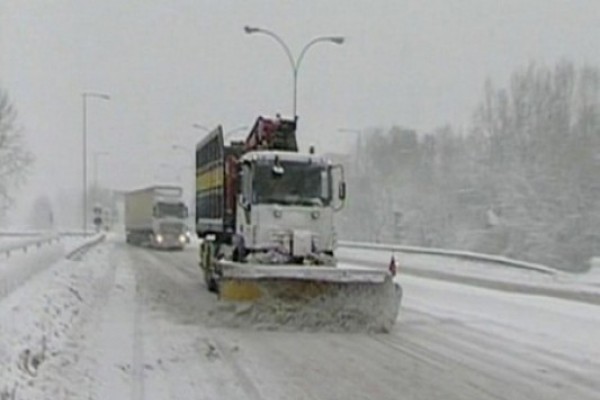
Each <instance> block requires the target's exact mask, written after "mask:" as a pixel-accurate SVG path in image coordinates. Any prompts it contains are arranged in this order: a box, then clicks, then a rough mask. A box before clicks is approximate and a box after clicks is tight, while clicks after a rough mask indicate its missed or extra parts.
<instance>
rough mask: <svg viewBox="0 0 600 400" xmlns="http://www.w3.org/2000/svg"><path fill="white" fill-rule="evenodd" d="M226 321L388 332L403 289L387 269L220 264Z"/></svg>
mask: <svg viewBox="0 0 600 400" xmlns="http://www.w3.org/2000/svg"><path fill="white" fill-rule="evenodd" d="M218 270H219V279H218V292H219V297H220V299H221V300H223V301H225V303H227V304H230V305H233V308H231V310H232V311H233V314H234V315H233V316H231V320H230V322H233V321H235V323H236V324H239V326H248V325H250V326H253V327H259V328H266V329H281V328H284V329H285V328H291V329H294V330H298V329H299V330H317V329H318V330H329V331H371V332H389V331H390V330H391V329H392V327H393V325H394V323H395V321H396V318H397V315H398V309H399V306H400V300H401V296H402V291H401V289H400V287H399V286H398V285H396V284H394V282H393V280H392V276H391V274H390V273H389V272H387V271H385V270H376V269H371V268H361V269H345V268H338V267H324V266H294V265H269V266H264V265H252V264H238V263H233V262H227V261H221V262H219V263H218Z"/></svg>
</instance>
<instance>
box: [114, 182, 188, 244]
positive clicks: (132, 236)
mask: <svg viewBox="0 0 600 400" xmlns="http://www.w3.org/2000/svg"><path fill="white" fill-rule="evenodd" d="M187 217H188V213H187V207H186V206H185V203H184V202H183V199H182V190H181V188H179V187H176V186H151V187H148V188H144V189H140V190H135V191H132V192H129V193H126V194H125V231H126V236H127V242H128V243H133V244H138V245H150V246H152V247H157V248H183V247H184V246H185V243H187V241H188V240H187V236H186V231H187V225H186V221H187Z"/></svg>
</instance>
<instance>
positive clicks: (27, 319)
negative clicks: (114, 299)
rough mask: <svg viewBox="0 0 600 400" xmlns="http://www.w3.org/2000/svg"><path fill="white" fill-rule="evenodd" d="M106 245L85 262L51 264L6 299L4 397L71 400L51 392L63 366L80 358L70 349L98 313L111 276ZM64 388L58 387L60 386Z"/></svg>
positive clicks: (1, 355)
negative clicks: (81, 328) (62, 399)
mask: <svg viewBox="0 0 600 400" xmlns="http://www.w3.org/2000/svg"><path fill="white" fill-rule="evenodd" d="M107 250H108V249H107V247H106V246H98V247H96V248H93V249H92V250H91V251H90V252H89V253H88V255H87V256H86V258H85V262H77V261H70V260H66V259H63V260H61V261H59V262H57V263H55V264H54V265H52V266H50V267H48V268H45V269H44V270H43V271H41V272H39V273H38V274H37V275H35V276H34V277H33V278H31V279H29V280H28V281H27V282H25V283H24V284H23V285H22V286H21V287H19V288H18V290H15V291H14V292H12V293H11V294H10V295H8V296H7V297H5V298H4V299H2V301H0V398H2V394H3V393H7V394H8V393H11V392H12V391H13V390H15V391H16V398H48V397H52V398H66V397H68V394H67V393H56V392H54V393H49V392H48V391H49V389H50V386H53V387H59V386H60V385H50V386H49V382H54V381H60V379H61V368H63V367H64V366H66V365H68V364H70V363H73V362H75V361H76V358H77V352H73V351H70V350H69V349H70V347H73V346H74V343H75V342H76V339H78V335H81V332H79V330H78V327H79V326H81V325H82V324H83V322H84V321H85V320H86V318H88V316H90V315H91V314H92V313H91V311H92V310H93V308H94V306H95V304H96V303H97V301H98V300H99V298H100V297H101V296H102V293H104V292H105V286H106V285H107V282H109V281H110V280H111V266H110V262H109V259H108V251H107ZM57 390H58V389H57Z"/></svg>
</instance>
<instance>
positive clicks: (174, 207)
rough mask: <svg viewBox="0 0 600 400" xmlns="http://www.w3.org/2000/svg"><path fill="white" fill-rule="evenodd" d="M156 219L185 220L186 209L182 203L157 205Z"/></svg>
mask: <svg viewBox="0 0 600 400" xmlns="http://www.w3.org/2000/svg"><path fill="white" fill-rule="evenodd" d="M156 213H157V215H156V216H157V217H159V218H162V217H178V218H187V216H188V213H187V207H186V206H185V204H182V203H158V205H157V207H156Z"/></svg>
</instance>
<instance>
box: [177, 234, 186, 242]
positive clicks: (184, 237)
mask: <svg viewBox="0 0 600 400" xmlns="http://www.w3.org/2000/svg"><path fill="white" fill-rule="evenodd" d="M186 240H187V236H185V235H183V234H182V235H179V241H180V242H181V243H185V241H186Z"/></svg>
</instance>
